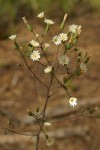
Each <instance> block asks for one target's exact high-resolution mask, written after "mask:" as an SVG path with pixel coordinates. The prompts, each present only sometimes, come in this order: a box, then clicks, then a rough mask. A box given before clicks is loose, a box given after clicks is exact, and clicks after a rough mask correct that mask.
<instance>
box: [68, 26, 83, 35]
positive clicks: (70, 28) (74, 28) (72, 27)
mask: <svg viewBox="0 0 100 150" xmlns="http://www.w3.org/2000/svg"><path fill="white" fill-rule="evenodd" d="M79 30H81V26H78V25H75V24H73V25H70V26H69V31H70V32H72V33H76V31H79Z"/></svg>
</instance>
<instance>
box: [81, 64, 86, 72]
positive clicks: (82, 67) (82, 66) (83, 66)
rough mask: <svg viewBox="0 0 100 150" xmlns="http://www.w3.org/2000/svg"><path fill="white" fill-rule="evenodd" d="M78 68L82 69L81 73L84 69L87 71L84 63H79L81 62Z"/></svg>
mask: <svg viewBox="0 0 100 150" xmlns="http://www.w3.org/2000/svg"><path fill="white" fill-rule="evenodd" d="M80 69H81V70H82V72H83V73H84V72H86V71H87V67H86V64H84V63H81V64H80Z"/></svg>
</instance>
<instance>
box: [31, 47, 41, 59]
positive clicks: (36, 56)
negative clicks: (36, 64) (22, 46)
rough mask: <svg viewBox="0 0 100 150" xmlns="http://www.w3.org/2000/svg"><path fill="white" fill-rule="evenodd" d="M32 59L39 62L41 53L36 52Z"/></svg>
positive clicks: (33, 53) (32, 54)
mask: <svg viewBox="0 0 100 150" xmlns="http://www.w3.org/2000/svg"><path fill="white" fill-rule="evenodd" d="M30 58H31V59H32V60H33V61H39V58H40V53H39V51H37V50H34V51H33V52H32V53H31V55H30Z"/></svg>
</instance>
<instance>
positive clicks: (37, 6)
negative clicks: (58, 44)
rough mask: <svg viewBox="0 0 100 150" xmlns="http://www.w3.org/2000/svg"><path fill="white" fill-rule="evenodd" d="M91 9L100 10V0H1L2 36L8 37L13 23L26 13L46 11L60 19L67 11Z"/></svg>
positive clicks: (32, 14)
mask: <svg viewBox="0 0 100 150" xmlns="http://www.w3.org/2000/svg"><path fill="white" fill-rule="evenodd" d="M89 10H93V11H96V12H99V11H100V0H0V37H1V38H4V37H7V36H8V34H9V31H10V32H11V30H12V29H14V28H12V25H13V24H14V23H15V22H19V20H21V17H22V16H24V15H25V16H29V17H33V16H34V15H36V13H38V12H41V11H45V12H46V13H47V15H49V16H52V17H53V16H56V17H58V16H59V19H60V17H62V16H63V14H64V13H65V12H67V13H70V14H74V15H75V14H76V15H77V14H78V13H79V14H82V13H83V14H84V12H86V11H89ZM7 29H9V31H8V30H7ZM10 29H11V30H10Z"/></svg>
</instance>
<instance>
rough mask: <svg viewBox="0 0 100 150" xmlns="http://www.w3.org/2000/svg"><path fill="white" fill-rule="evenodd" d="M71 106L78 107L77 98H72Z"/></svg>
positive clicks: (70, 100)
mask: <svg viewBox="0 0 100 150" xmlns="http://www.w3.org/2000/svg"><path fill="white" fill-rule="evenodd" d="M69 104H70V106H72V107H74V106H76V105H77V99H76V98H75V97H71V98H70V99H69Z"/></svg>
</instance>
